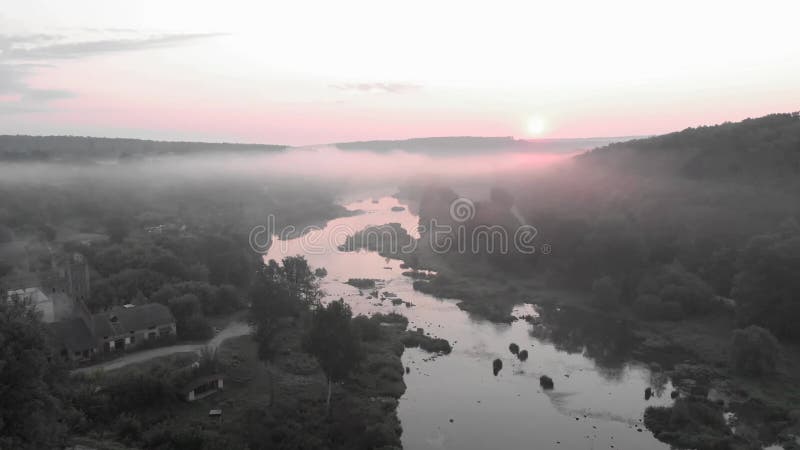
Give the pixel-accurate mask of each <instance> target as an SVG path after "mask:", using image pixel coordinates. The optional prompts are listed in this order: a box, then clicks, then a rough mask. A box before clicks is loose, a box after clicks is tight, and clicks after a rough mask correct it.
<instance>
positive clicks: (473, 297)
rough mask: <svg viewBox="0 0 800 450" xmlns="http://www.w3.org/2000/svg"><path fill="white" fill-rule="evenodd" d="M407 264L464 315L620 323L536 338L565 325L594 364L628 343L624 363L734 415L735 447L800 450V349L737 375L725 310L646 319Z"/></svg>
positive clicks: (548, 323) (533, 288)
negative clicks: (761, 372) (760, 370)
mask: <svg viewBox="0 0 800 450" xmlns="http://www.w3.org/2000/svg"><path fill="white" fill-rule="evenodd" d="M404 260H405V261H414V262H416V264H417V267H424V268H425V269H428V270H433V271H435V272H437V274H438V275H436V276H434V277H426V279H424V280H417V281H416V282H415V283H414V288H415V289H416V290H419V291H421V292H424V293H427V294H430V295H434V296H437V297H440V298H457V299H459V300H461V302H460V303H459V304H458V307H459V308H460V309H462V310H465V311H467V312H469V313H470V314H474V315H476V316H478V317H481V318H484V319H487V320H490V321H493V322H496V323H510V322H513V321H515V320H518V317H514V316H513V315H512V314H511V312H512V310H513V308H514V306H515V305H518V304H521V303H531V304H534V305H536V306H537V307H538V308H540V311H542V312H544V311H545V310H546V311H550V312H554V311H558V316H564V315H569V314H572V315H585V316H588V317H591V322H593V323H594V324H596V327H597V328H600V329H605V328H609V325H610V324H615V325H613V327H611V328H615V330H616V331H615V332H614V333H609V335H610V336H604V335H603V334H604V333H603V332H601V331H597V332H592V331H588V332H587V331H586V329H587V327H588V328H593V327H594V326H593V325H591V324H590V323H588V324H587V323H585V324H583V325H577V326H576V324H574V323H571V324H568V325H565V324H558V323H556V322H557V321H558V320H560V319H558V318H556V317H554V315H553V314H545V313H543V314H542V315H541V316H540V317H538V318H536V319H535V320H531V322H532V325H531V333H532V334H535V335H536V336H537V337H540V338H543V339H545V340H548V339H549V340H553V341H554V342H555V343H556V344H557V345H558V344H559V339H561V338H562V337H561V336H560V335H559V333H558V332H555V333H554V332H553V328H557V327H559V326H562V325H563V326H564V329H565V330H573V331H570V332H569V333H568V335H569V336H568V339H569V342H566V343H565V342H561V344H562V345H564V346H566V347H567V348H569V347H572V348H576V349H584V350H581V351H584V352H585V351H586V349H588V350H589V356H590V357H591V356H592V353H593V352H592V349H593V348H594V349H596V348H597V347H602V351H594V357H595V358H602V357H603V356H602V355H603V354H604V352H605V353H607V352H608V350H609V348H611V349H612V350H615V346H620V345H624V344H625V343H626V342H628V341H630V342H629V343H630V348H628V349H625V355H624V358H625V359H626V360H628V361H631V362H633V361H637V362H640V363H643V364H645V365H647V366H649V367H650V368H651V369H652V370H654V371H656V372H661V373H663V375H664V376H666V377H668V378H669V379H671V380H672V382H673V384H674V385H675V387H676V388H677V392H676V394H675V395H678V396H682V397H690V396H694V397H696V396H700V397H701V398H708V399H709V400H711V401H712V402H713V403H714V404H716V405H718V408H719V412H720V414H721V413H722V412H723V411H724V412H726V413H728V414H729V417H730V418H731V421H730V423H729V424H728V425H729V426H730V427H731V428H732V429H734V430H736V438H737V439H736V440H735V441H731V442H735V443H736V445H737V447H736V448H751V447H756V448H761V447H760V446H769V445H773V444H780V445H783V446H784V448H800V447H798V442H797V438H796V436H800V408H798V405H800V388H798V387H797V386H800V350H798V348H796V347H794V346H791V345H788V344H784V345H783V348H782V355H781V361H780V364H779V367H778V371H777V372H776V373H775V374H773V375H769V376H763V377H758V378H753V377H747V376H742V375H740V374H738V373H737V372H735V371H734V370H733V369H732V368H731V367H730V364H729V361H730V349H731V333H732V331H733V330H734V329H736V328H737V324H736V320H735V317H734V315H733V313H732V312H725V311H722V310H720V311H716V312H715V313H714V314H709V315H706V316H700V317H695V318H687V319H684V320H680V321H648V320H643V319H641V318H639V317H637V316H636V315H635V314H634V313H633V311H631V310H630V309H629V308H627V307H625V306H621V307H618V308H616V309H603V310H599V309H597V307H596V306H595V305H593V304H592V303H591V298H590V295H589V294H586V293H582V292H570V291H564V290H555V289H549V288H547V287H545V284H544V283H543V282H542V281H540V280H538V279H536V278H521V277H515V276H509V275H508V274H506V273H500V272H498V271H494V270H492V269H490V268H489V267H488V265H486V266H482V269H481V270H474V268H470V269H469V271H468V272H467V273H468V275H467V274H465V273H464V272H462V271H461V270H459V268H454V267H453V266H452V265H450V264H448V263H447V261H445V260H444V259H443V258H439V257H436V255H430V254H424V253H421V252H418V253H417V254H415V257H413V258H411V257H406V258H404ZM409 275H413V273H411V274H409ZM531 319H533V318H531ZM621 327H622V328H624V329H625V333H626V334H625V335H624V336H620V335H619V334H618V331H619V329H620V328H621ZM575 330H577V331H575ZM564 334H565V335H566V334H567V333H566V332H565V333H564ZM603 339H608V340H609V341H610V342H608V344H607V345H603V344H602V343H599V342H598V340H603ZM615 339H616V340H618V342H614V340H615ZM619 357H620V358H623V356H619ZM654 431H655V430H654ZM657 437H658V436H657ZM661 438H662V440H664V441H665V442H668V443H671V444H676V443H677V442H680V441H677V440H676V439H675V435H674V434H669V433H667V434H664V435H663V436H661ZM715 439H716V441H715ZM719 439H720V436H715V437H714V438H713V439H710V440H709V442H712V441H715V442H718V441H719ZM683 442H686V441H683Z"/></svg>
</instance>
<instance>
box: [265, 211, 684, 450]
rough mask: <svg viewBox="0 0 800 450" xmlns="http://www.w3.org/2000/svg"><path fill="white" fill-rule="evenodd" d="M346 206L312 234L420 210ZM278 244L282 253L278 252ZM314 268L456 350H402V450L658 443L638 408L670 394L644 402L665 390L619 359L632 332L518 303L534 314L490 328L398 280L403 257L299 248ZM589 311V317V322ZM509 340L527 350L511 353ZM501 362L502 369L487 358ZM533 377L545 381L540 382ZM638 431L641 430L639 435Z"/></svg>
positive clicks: (332, 283)
mask: <svg viewBox="0 0 800 450" xmlns="http://www.w3.org/2000/svg"><path fill="white" fill-rule="evenodd" d="M375 200H377V201H372V200H370V199H368V200H364V201H361V202H357V203H353V204H348V205H346V206H347V207H348V209H361V210H363V211H364V212H365V213H364V214H362V215H359V216H353V217H346V218H341V219H337V220H334V221H331V222H330V223H329V224H328V225H327V226H326V227H325V228H324V229H322V230H321V231H320V232H319V233H321V234H322V235H323V236H321V238H322V239H321V242H333V244H334V245H341V242H340V241H341V240H340V239H338V238H337V239H330V238H328V237H326V236H324V235H325V234H326V233H328V232H329V231H330V230H335V229H336V228H341V227H342V226H348V227H352V228H354V229H356V230H358V229H363V228H365V227H366V226H368V225H381V224H385V223H391V222H396V223H400V224H402V226H403V227H404V228H406V229H413V227H415V226H416V225H417V223H418V218H417V216H416V215H415V214H413V213H412V212H411V211H410V210H409V208H405V209H404V210H402V211H400V210H398V208H394V209H395V210H394V211H393V210H392V209H393V207H396V206H403V205H402V204H400V203H399V202H398V201H397V200H396V199H394V198H389V197H383V198H379V199H375ZM302 248H303V247H302V246H301V245H299V244H298V242H297V241H296V240H289V241H286V242H282V243H281V245H276V246H274V248H273V249H271V250H270V253H269V254H268V255H267V258H268V259H269V258H274V259H280V258H282V257H283V256H286V255H288V254H297V253H302ZM280 249H284V251H285V253H282V252H281V250H280ZM307 257H308V259H309V262H310V264H311V265H312V266H314V267H325V268H326V269H327V270H328V274H329V275H328V277H326V278H325V279H324V280H323V282H322V289H323V290H324V291H325V292H326V296H325V298H324V299H323V301H329V300H331V299H338V298H344V300H345V301H346V302H348V304H350V305H351V307H352V308H353V311H354V312H355V313H356V314H373V313H376V312H382V313H389V312H393V311H395V312H398V313H401V314H404V315H406V316H407V317H408V319H409V327H410V328H412V329H416V328H423V329H424V330H425V331H426V332H429V333H431V335H433V336H437V337H443V338H446V339H448V340H449V341H450V343H451V344H452V346H453V351H452V353H450V354H449V355H447V356H443V357H431V355H430V354H428V353H425V352H423V351H422V350H419V349H415V348H411V349H407V350H406V351H405V353H404V354H403V365H404V366H405V367H408V368H409V372H408V373H407V374H406V375H405V376H404V380H405V383H406V385H407V390H406V393H405V395H404V396H403V397H402V398H401V400H400V404H399V407H398V415H399V416H400V419H401V421H402V425H403V437H402V440H403V445H404V446H405V448H408V449H458V450H470V449H475V450H478V449H487V448H502V449H530V448H534V449H545V448H564V449H581V448H611V447H610V446H612V445H614V446H615V448H635V449H643V450H647V449H667V448H668V446H667V445H665V444H663V443H661V442H658V441H657V440H655V438H654V437H653V436H652V434H650V433H649V432H647V431H646V430H642V428H641V421H642V415H643V412H644V409H645V408H646V407H647V406H651V405H666V404H669V403H670V402H671V400H670V399H669V396H668V395H667V396H661V395H654V396H653V397H652V398H650V399H649V400H645V399H644V391H645V389H646V388H647V387H653V390H654V392H656V393H658V392H662V393H663V392H664V391H665V390H666V389H667V386H669V383H668V381H667V382H666V384H664V383H663V382H662V384H661V387H658V388H657V387H656V386H655V385H653V381H654V379H653V374H652V373H651V372H650V370H648V369H647V368H646V367H642V366H638V365H632V364H630V363H626V361H627V358H629V357H630V352H631V348H630V343H629V342H630V341H628V342H627V343H626V339H630V334H629V333H630V330H629V329H628V328H627V327H626V326H620V324H613V326H609V324H608V323H603V322H602V321H599V320H597V318H596V316H595V317H587V316H586V315H585V314H572V313H571V312H564V310H561V311H558V310H555V309H548V308H539V309H538V310H537V309H535V308H533V306H532V305H519V306H518V307H517V308H515V309H514V312H513V314H514V315H515V316H517V317H523V316H529V317H530V318H531V320H534V321H536V320H538V321H539V323H541V324H542V326H541V327H535V331H533V332H532V331H531V329H532V325H531V324H530V323H528V322H527V321H526V320H517V321H514V322H512V323H510V324H498V323H493V322H489V321H486V320H482V319H480V318H477V317H470V316H469V315H468V314H467V313H466V312H464V311H462V310H461V309H459V308H458V306H457V303H458V301H457V300H452V299H438V298H435V297H432V296H430V295H427V294H423V293H421V292H418V291H415V290H414V288H413V279H412V278H410V277H407V276H403V275H402V272H404V271H405V269H402V268H400V262H399V261H396V260H391V259H390V260H387V259H385V258H383V257H381V256H379V255H377V254H376V253H374V252H367V251H357V252H339V251H337V250H336V249H335V248H333V249H332V250H331V251H330V252H327V253H320V254H308V255H307ZM349 278H373V279H377V280H378V282H377V289H378V290H379V291H380V292H381V293H382V292H386V291H389V292H392V293H394V295H395V296H396V297H399V298H401V299H403V300H404V301H405V302H407V303H411V304H413V305H414V306H412V307H408V306H406V305H405V304H399V305H395V304H393V303H392V302H391V301H381V300H380V297H381V296H379V298H375V297H374V296H372V298H370V293H369V292H367V291H360V290H359V289H358V288H355V287H353V286H350V285H348V284H346V283H345V282H346V281H347V280H348V279H349ZM592 319H593V320H592ZM511 343H515V344H517V346H518V348H519V352H520V353H521V352H522V351H523V350H524V351H525V352H526V354H527V355H528V356H527V358H524V359H523V358H519V357H518V356H515V355H513V354H511V353H510V352H509V347H510V344H511ZM495 360H500V362H501V364H502V369H501V370H495V366H494V364H495V363H494V361H495ZM542 376H548V377H550V378H551V379H552V381H553V388H552V389H543V388H542V387H541V385H540V379H541V377H542ZM640 430H641V431H640Z"/></svg>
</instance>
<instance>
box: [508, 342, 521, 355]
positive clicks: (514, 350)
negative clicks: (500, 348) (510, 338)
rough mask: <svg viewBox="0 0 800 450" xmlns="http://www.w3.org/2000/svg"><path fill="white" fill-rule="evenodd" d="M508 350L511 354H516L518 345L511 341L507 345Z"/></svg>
mask: <svg viewBox="0 0 800 450" xmlns="http://www.w3.org/2000/svg"><path fill="white" fill-rule="evenodd" d="M508 350H509V351H510V352H511V353H513V354H515V355H516V354H518V353H519V345H517V344H515V343H513V342H512V343H511V344H510V345H509V346H508Z"/></svg>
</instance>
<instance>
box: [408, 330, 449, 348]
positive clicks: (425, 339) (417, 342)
mask: <svg viewBox="0 0 800 450" xmlns="http://www.w3.org/2000/svg"><path fill="white" fill-rule="evenodd" d="M402 342H403V345H404V346H406V347H419V348H421V349H423V350H425V351H426V352H430V353H444V354H449V353H450V351H451V350H452V348H451V347H450V343H449V342H447V339H441V338H433V337H430V336H428V335H426V334H425V333H423V332H422V329H418V330H417V331H407V332H406V333H405V335H404V336H403V338H402Z"/></svg>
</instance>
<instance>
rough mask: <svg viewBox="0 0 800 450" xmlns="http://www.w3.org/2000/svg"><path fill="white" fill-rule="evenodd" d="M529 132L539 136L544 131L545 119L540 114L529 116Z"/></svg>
mask: <svg viewBox="0 0 800 450" xmlns="http://www.w3.org/2000/svg"><path fill="white" fill-rule="evenodd" d="M527 128H528V134H529V135H531V136H539V135H541V134H542V133H543V132H544V129H545V125H544V120H543V119H542V118H541V117H539V116H533V117H530V118H528V126H527Z"/></svg>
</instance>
